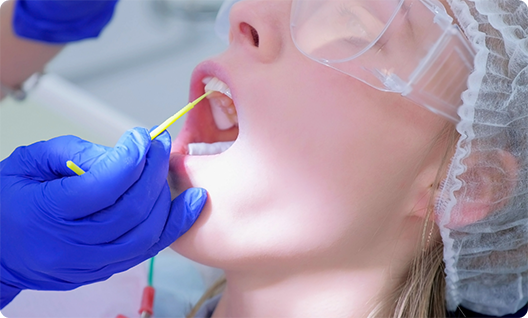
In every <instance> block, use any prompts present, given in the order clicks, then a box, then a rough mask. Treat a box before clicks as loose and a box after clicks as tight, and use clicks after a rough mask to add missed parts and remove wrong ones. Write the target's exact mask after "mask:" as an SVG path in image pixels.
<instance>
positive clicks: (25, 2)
mask: <svg viewBox="0 0 528 318" xmlns="http://www.w3.org/2000/svg"><path fill="white" fill-rule="evenodd" d="M116 3H117V0H16V3H15V9H14V13H13V29H14V31H15V33H16V34H17V35H19V36H21V37H24V38H29V39H33V40H38V41H43V42H50V43H66V42H71V41H77V40H82V39H86V38H94V37H97V36H99V33H101V31H102V30H103V28H104V27H105V25H106V24H107V23H108V22H109V21H110V19H111V18H112V15H113V14H114V8H115V5H116Z"/></svg>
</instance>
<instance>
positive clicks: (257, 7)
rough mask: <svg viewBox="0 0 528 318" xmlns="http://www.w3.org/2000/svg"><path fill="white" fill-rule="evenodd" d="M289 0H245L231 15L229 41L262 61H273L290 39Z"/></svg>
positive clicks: (233, 9) (238, 4) (235, 7)
mask: <svg viewBox="0 0 528 318" xmlns="http://www.w3.org/2000/svg"><path fill="white" fill-rule="evenodd" d="M290 7H291V1H290V0H245V1H241V2H238V3H237V4H235V5H234V6H233V8H232V9H231V14H230V17H229V19H230V42H231V45H232V46H235V47H236V46H240V47H242V48H243V49H244V50H247V51H248V52H249V54H250V55H251V56H252V57H254V58H255V59H257V60H259V61H260V62H263V63H270V62H273V61H274V60H275V59H277V58H278V57H279V56H280V53H281V50H282V48H283V46H284V44H285V43H286V41H287V40H288V39H289V38H288V36H289V34H290V33H289V27H288V26H289V17H290V10H291V9H290Z"/></svg>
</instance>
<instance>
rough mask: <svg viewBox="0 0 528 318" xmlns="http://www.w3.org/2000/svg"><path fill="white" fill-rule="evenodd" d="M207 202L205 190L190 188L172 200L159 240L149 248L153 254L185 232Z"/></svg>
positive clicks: (151, 254)
mask: <svg viewBox="0 0 528 318" xmlns="http://www.w3.org/2000/svg"><path fill="white" fill-rule="evenodd" d="M206 202H207V191H206V190H205V189H202V188H191V189H188V190H186V191H185V192H183V193H182V194H180V195H179V196H178V197H177V198H176V199H174V200H173V201H172V205H171V210H170V214H169V217H168V219H167V223H166V224H165V228H164V229H163V232H162V233H161V236H160V239H159V241H158V242H157V243H156V244H154V246H152V247H151V248H150V249H149V255H150V256H154V255H156V254H157V253H158V252H159V251H161V250H163V249H165V248H166V247H167V246H169V245H171V244H172V243H173V242H174V241H176V240H177V239H178V238H179V237H180V236H182V235H183V234H185V232H187V231H188V230H189V229H190V228H191V226H192V225H193V224H194V222H196V220H197V219H198V217H199V216H200V213H201V212H202V209H203V207H204V206H205V203H206Z"/></svg>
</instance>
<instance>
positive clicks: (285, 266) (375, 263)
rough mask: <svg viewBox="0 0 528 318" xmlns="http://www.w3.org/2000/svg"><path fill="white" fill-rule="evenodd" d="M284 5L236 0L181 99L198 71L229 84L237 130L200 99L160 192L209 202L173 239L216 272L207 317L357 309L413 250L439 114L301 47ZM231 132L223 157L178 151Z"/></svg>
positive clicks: (438, 146)
mask: <svg viewBox="0 0 528 318" xmlns="http://www.w3.org/2000/svg"><path fill="white" fill-rule="evenodd" d="M290 8H291V2H290V1H287V0H280V1H279V0H275V1H260V0H253V1H244V2H241V3H238V4H236V5H235V6H234V7H233V10H232V12H231V16H230V20H231V21H230V23H231V34H230V37H231V43H230V46H229V48H228V50H227V51H226V52H224V53H223V54H221V55H219V56H217V57H215V58H213V59H211V60H209V61H206V62H204V63H203V64H201V65H199V66H198V67H197V68H196V71H195V72H194V74H193V78H192V84H191V92H190V99H191V100H192V99H194V98H196V97H198V96H199V95H201V94H202V93H203V86H204V85H203V84H202V83H201V80H202V79H203V78H204V77H207V76H216V77H218V78H219V79H220V80H222V81H223V82H225V83H226V84H227V85H228V86H229V87H230V89H231V92H232V94H233V101H234V104H235V106H236V109H237V112H238V119H239V127H235V128H231V129H230V130H227V131H219V130H218V129H216V128H215V126H214V124H213V120H212V117H211V112H210V109H209V105H208V101H203V102H202V103H201V104H200V105H198V106H197V107H195V109H193V110H192V111H191V112H190V113H189V116H188V119H187V121H186V124H185V127H184V128H183V130H182V132H181V133H180V135H179V136H178V137H177V139H176V140H175V141H174V143H173V147H172V154H171V168H170V170H171V171H170V175H171V176H170V177H171V180H172V191H173V195H176V194H178V193H180V192H181V191H183V190H184V189H186V188H188V187H191V186H195V187H203V188H205V189H207V191H208V193H209V199H208V201H207V204H206V207H205V208H204V210H203V212H202V214H201V216H200V217H199V219H198V221H197V222H196V223H195V225H194V226H193V227H192V228H191V229H190V230H189V231H188V232H187V233H186V234H185V235H184V236H182V237H181V238H180V239H178V240H177V241H176V242H175V243H174V244H173V245H172V248H174V249H175V250H176V251H177V252H179V253H181V254H183V255H184V256H186V257H189V258H191V259H193V260H195V261H198V262H200V263H203V264H206V265H210V266H214V267H219V268H222V269H224V270H225V272H226V277H227V289H226V291H225V292H224V294H223V296H222V299H221V301H220V304H219V306H218V307H217V309H216V311H215V316H216V317H224V316H231V317H236V316H239V317H242V316H243V317H250V316H251V317H258V316H267V317H281V316H302V317H307V316H317V317H365V316H366V315H368V313H369V311H370V310H371V309H372V308H373V307H374V306H375V305H376V304H377V302H378V301H379V300H380V299H383V298H384V297H386V295H387V294H388V293H390V292H392V290H393V289H394V288H395V286H396V284H398V283H399V282H400V281H401V278H402V277H403V275H404V274H405V273H406V271H407V268H408V266H409V263H410V261H411V260H412V258H413V257H414V256H415V255H416V253H417V252H419V251H420V248H421V246H420V244H419V243H420V242H421V238H422V229H423V226H424V215H425V211H426V209H427V207H428V205H429V204H430V202H431V201H430V198H431V196H432V195H434V194H435V192H434V189H432V186H431V185H432V184H433V182H434V180H435V178H436V176H437V173H438V170H439V168H440V166H441V161H442V158H443V156H444V153H445V149H446V145H445V142H443V141H442V140H440V141H438V140H437V139H438V136H439V135H440V134H441V131H442V130H443V129H444V128H445V127H446V125H448V123H447V122H446V120H444V119H443V118H441V117H439V116H436V115H434V114H433V113H431V112H429V111H427V110H425V109H424V108H422V107H420V106H417V105H415V104H413V103H411V102H410V101H408V100H406V99H404V98H403V97H401V96H400V95H397V94H391V93H383V92H381V91H378V90H376V89H373V88H371V87H369V86H367V85H365V84H363V83H362V82H360V81H358V80H356V79H354V78H352V77H350V76H347V75H344V74H342V73H340V72H336V71H335V70H333V69H331V68H329V67H326V66H324V65H321V64H319V63H316V62H314V61H312V60H310V59H309V58H307V57H306V56H304V55H303V54H302V53H300V52H299V51H298V50H297V49H296V47H295V46H294V44H293V42H292V40H291V37H290V30H289V20H290V19H289V17H290ZM252 28H253V30H255V31H256V32H257V33H258V45H257V43H256V41H255V32H254V31H252ZM405 45H409V43H406V44H405ZM395 49H396V48H395ZM235 138H236V142H235V143H234V145H233V146H232V147H231V148H230V149H228V150H227V151H226V152H224V153H222V154H219V155H214V156H187V155H186V145H187V144H188V143H189V142H214V141H224V140H235Z"/></svg>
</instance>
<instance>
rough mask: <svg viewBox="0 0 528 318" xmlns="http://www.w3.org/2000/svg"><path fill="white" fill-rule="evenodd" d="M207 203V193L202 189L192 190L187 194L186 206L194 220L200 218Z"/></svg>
mask: <svg viewBox="0 0 528 318" xmlns="http://www.w3.org/2000/svg"><path fill="white" fill-rule="evenodd" d="M205 202H207V191H206V190H205V189H202V188H191V189H189V190H187V191H186V192H185V204H186V205H187V208H188V211H189V212H191V213H192V214H193V216H194V220H196V219H197V218H198V216H199V215H200V213H201V212H202V210H203V207H204V205H205Z"/></svg>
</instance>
